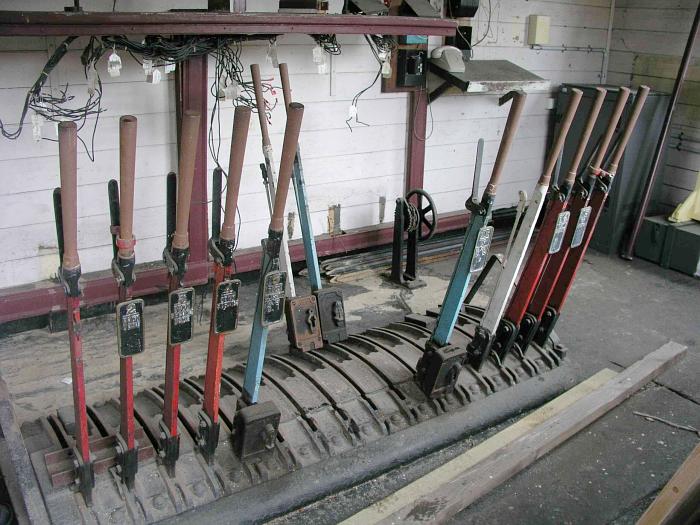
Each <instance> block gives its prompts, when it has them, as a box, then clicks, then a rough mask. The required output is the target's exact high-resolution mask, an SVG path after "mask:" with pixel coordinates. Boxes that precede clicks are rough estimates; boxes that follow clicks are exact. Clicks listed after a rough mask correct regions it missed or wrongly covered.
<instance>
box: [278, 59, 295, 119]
mask: <svg viewBox="0 0 700 525" xmlns="http://www.w3.org/2000/svg"><path fill="white" fill-rule="evenodd" d="M280 80H281V81H282V96H283V97H284V108H285V109H287V108H288V107H289V104H291V103H292V86H291V85H290V83H289V68H288V67H287V63H286V62H283V63H281V64H280Z"/></svg>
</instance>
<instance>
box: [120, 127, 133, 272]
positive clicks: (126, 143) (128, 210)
mask: <svg viewBox="0 0 700 525" xmlns="http://www.w3.org/2000/svg"><path fill="white" fill-rule="evenodd" d="M136 127H137V120H136V117H134V116H132V115H125V116H123V117H121V118H120V119H119V238H120V239H122V240H124V241H131V240H132V239H133V238H134V230H133V228H134V179H135V177H136ZM133 255H134V249H133V247H131V248H120V249H119V256H120V257H124V258H130V257H132V256H133Z"/></svg>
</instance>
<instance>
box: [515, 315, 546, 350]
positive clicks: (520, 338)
mask: <svg viewBox="0 0 700 525" xmlns="http://www.w3.org/2000/svg"><path fill="white" fill-rule="evenodd" d="M539 324H540V323H539V321H538V320H537V317H535V316H534V315H532V314H531V313H529V312H528V313H526V314H525V316H524V317H523V320H522V321H520V326H519V327H518V335H517V336H516V338H515V344H516V345H517V347H518V348H520V351H521V352H522V354H523V356H524V355H525V352H527V348H528V346H529V345H530V343H531V342H532V339H533V338H534V337H535V334H536V333H537V327H538V326H539Z"/></svg>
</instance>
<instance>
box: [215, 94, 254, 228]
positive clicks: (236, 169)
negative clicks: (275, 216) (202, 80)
mask: <svg viewBox="0 0 700 525" xmlns="http://www.w3.org/2000/svg"><path fill="white" fill-rule="evenodd" d="M249 128H250V108H247V107H245V106H237V107H236V110H235V111H234V113H233V134H232V137H231V152H230V154H229V158H228V178H227V181H226V206H225V208H224V223H223V224H222V226H221V234H220V237H221V238H222V239H223V240H225V241H233V240H234V239H235V237H236V229H235V221H236V208H237V207H238V192H239V190H240V187H241V173H243V158H244V157H245V147H246V143H247V142H248V129H249Z"/></svg>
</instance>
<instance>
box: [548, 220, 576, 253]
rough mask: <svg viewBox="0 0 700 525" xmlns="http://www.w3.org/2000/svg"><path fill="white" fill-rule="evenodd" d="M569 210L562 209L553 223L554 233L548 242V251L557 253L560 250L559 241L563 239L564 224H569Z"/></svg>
mask: <svg viewBox="0 0 700 525" xmlns="http://www.w3.org/2000/svg"><path fill="white" fill-rule="evenodd" d="M570 216H571V212H569V211H563V212H561V213H560V214H559V215H558V216H557V223H556V224H555V225H554V233H553V234H552V240H551V242H550V243H549V253H557V252H558V251H559V250H561V243H562V242H563V241H564V234H565V233H566V226H567V225H568V224H569V217H570Z"/></svg>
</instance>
